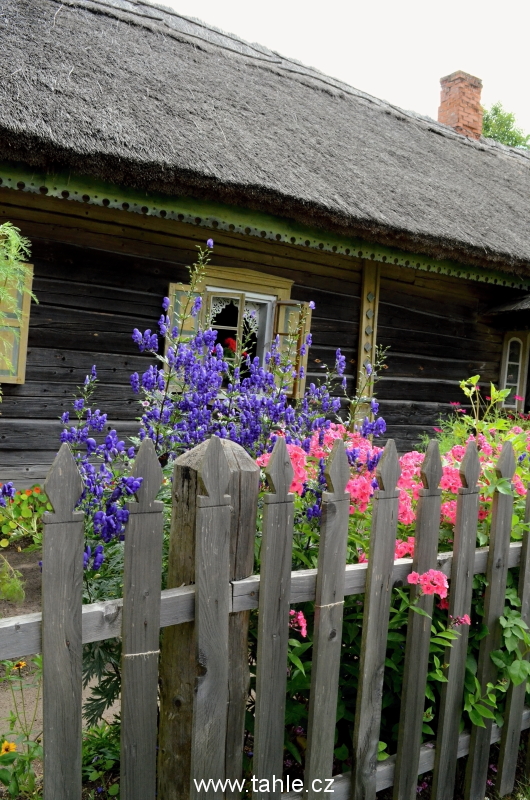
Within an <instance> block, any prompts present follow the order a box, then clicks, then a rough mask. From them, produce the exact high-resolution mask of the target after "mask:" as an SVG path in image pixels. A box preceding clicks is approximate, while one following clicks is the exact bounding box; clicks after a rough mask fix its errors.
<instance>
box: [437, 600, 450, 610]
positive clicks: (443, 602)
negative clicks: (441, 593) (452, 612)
mask: <svg viewBox="0 0 530 800" xmlns="http://www.w3.org/2000/svg"><path fill="white" fill-rule="evenodd" d="M436 605H437V606H438V608H441V609H442V611H447V609H448V608H449V600H448V599H447V597H442V598H440V602H439V603H436Z"/></svg>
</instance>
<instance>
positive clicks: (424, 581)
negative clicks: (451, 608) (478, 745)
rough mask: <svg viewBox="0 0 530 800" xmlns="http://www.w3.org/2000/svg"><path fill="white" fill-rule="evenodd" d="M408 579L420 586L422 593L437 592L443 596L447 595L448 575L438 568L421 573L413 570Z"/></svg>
mask: <svg viewBox="0 0 530 800" xmlns="http://www.w3.org/2000/svg"><path fill="white" fill-rule="evenodd" d="M407 581H408V582H409V583H411V584H414V585H417V586H420V588H421V593H422V594H437V595H439V596H440V597H442V598H443V597H447V591H448V589H449V583H448V582H447V577H446V576H445V575H444V574H443V572H440V570H438V569H430V570H428V571H427V572H424V573H422V574H421V575H420V574H419V573H418V572H411V573H410V575H409V576H408V577H407Z"/></svg>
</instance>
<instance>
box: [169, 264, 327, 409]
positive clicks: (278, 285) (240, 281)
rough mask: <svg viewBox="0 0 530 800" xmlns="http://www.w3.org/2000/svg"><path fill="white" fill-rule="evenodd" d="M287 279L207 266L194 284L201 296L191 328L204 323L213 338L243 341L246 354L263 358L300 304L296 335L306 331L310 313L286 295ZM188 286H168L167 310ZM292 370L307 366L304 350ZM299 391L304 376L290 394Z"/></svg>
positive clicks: (291, 326)
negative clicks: (197, 284) (200, 281)
mask: <svg viewBox="0 0 530 800" xmlns="http://www.w3.org/2000/svg"><path fill="white" fill-rule="evenodd" d="M292 283H293V282H292V281H290V280H286V279H285V278H278V277H276V276H274V275H266V274H263V273H260V272H255V271H254V270H247V269H224V268H220V267H211V266H209V267H208V268H207V270H206V276H205V280H204V285H202V286H200V287H199V290H200V294H201V296H202V298H203V303H202V309H201V315H200V318H199V319H198V320H194V319H190V320H188V324H189V325H190V331H186V332H189V333H192V332H193V330H194V326H196V325H197V324H201V325H208V324H211V326H212V328H214V329H215V330H217V331H218V332H219V334H218V341H219V342H220V343H221V344H222V345H223V347H225V348H227V349H233V348H234V347H235V346H238V345H243V344H244V346H245V348H246V350H247V351H248V354H249V356H250V357H251V358H253V357H255V356H258V357H259V358H260V359H261V360H262V359H263V357H264V355H265V353H266V351H267V349H268V348H269V347H270V344H271V341H272V340H273V339H274V338H275V337H276V336H277V335H278V336H279V338H280V347H285V345H286V342H287V336H288V334H289V333H290V332H292V331H293V330H295V329H296V328H297V327H298V324H299V322H300V314H301V313H302V307H305V309H306V311H305V319H306V322H305V326H304V331H303V332H302V333H301V335H300V339H301V341H300V342H299V345H301V344H302V339H303V338H304V337H305V335H306V334H307V333H309V327H310V322H311V312H310V309H309V308H308V307H307V306H308V304H307V303H297V302H296V301H294V300H290V294H291V286H292ZM188 289H189V287H187V286H183V285H182V284H180V283H172V284H171V285H170V295H169V296H170V301H171V312H170V313H172V314H174V315H175V312H176V311H177V309H179V307H180V304H181V303H183V302H185V300H186V291H187V290H188ZM296 367H297V369H300V367H304V370H305V369H306V367H307V355H306V356H304V357H300V358H299V360H298V362H297V364H296ZM304 390H305V379H302V380H296V381H294V382H293V385H292V387H291V395H292V396H293V397H299V396H300V395H302V394H303V392H304Z"/></svg>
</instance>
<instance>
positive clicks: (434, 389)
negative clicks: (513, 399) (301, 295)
mask: <svg viewBox="0 0 530 800" xmlns="http://www.w3.org/2000/svg"><path fill="white" fill-rule="evenodd" d="M514 294H516V293H514V291H513V290H512V289H506V288H505V287H502V286H493V285H490V284H486V283H479V282H474V281H465V280H460V279H458V278H452V277H449V276H446V275H438V276H436V275H432V274H430V273H426V272H421V271H419V270H413V269H403V268H400V267H394V266H389V265H384V266H382V269H381V284H380V296H379V320H378V327H377V343H378V344H379V345H381V346H383V347H389V348H390V349H389V351H388V358H387V362H386V364H387V369H385V370H383V373H382V378H381V380H380V382H379V383H378V384H377V386H376V389H375V393H376V395H377V398H378V399H379V400H380V401H381V408H380V413H381V414H382V416H383V417H384V418H385V420H386V422H387V425H388V429H387V435H388V436H389V438H390V437H391V438H394V439H395V440H396V444H397V447H398V450H400V451H404V450H406V449H410V448H411V447H413V446H414V445H415V444H417V443H418V441H419V439H420V436H421V434H422V433H425V432H427V433H430V434H432V429H433V426H436V424H437V422H438V420H439V417H440V415H441V414H447V412H448V411H449V409H450V406H449V403H451V402H461V403H464V401H465V400H466V398H465V396H464V394H463V392H462V391H461V389H460V387H459V385H458V384H459V382H460V381H461V380H462V379H464V378H468V377H470V376H471V375H476V374H480V376H481V383H488V382H489V381H493V382H494V383H496V384H498V382H499V373H500V364H501V357H502V344H503V337H504V333H503V330H502V329H501V328H500V327H498V328H496V327H493V323H492V322H491V320H490V322H489V324H486V323H485V322H484V320H483V319H481V315H482V314H483V313H484V311H485V310H486V309H488V308H491V307H493V306H495V305H500V304H501V303H503V302H505V301H506V302H508V301H509V300H510V299H511V298H512V297H513V296H514ZM497 324H498V325H499V326H500V325H501V324H502V323H501V321H498V322H497ZM486 393H487V392H486Z"/></svg>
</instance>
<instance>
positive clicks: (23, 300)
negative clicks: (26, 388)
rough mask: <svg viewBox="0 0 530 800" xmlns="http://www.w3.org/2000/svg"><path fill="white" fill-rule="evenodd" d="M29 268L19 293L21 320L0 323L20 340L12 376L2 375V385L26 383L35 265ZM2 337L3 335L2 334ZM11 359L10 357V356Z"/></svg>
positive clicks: (1, 328) (0, 381)
mask: <svg viewBox="0 0 530 800" xmlns="http://www.w3.org/2000/svg"><path fill="white" fill-rule="evenodd" d="M25 266H26V268H27V272H26V279H25V281H24V288H23V289H22V288H21V289H20V290H19V291H17V295H19V297H18V298H17V305H18V309H17V310H18V311H19V312H20V317H19V318H8V319H6V320H3V321H2V322H1V323H0V330H6V329H7V330H11V329H12V330H14V331H16V333H15V335H16V337H17V338H18V355H17V358H16V363H13V359H12V358H11V362H12V363H11V366H12V369H13V372H12V374H10V375H1V374H0V385H1V384H3V383H14V384H19V385H20V384H23V383H25V381H26V359H27V353H28V336H29V318H30V308H31V288H32V285H33V265H32V264H25ZM11 313H13V312H11ZM0 335H1V334H0ZM8 357H9V356H8Z"/></svg>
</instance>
